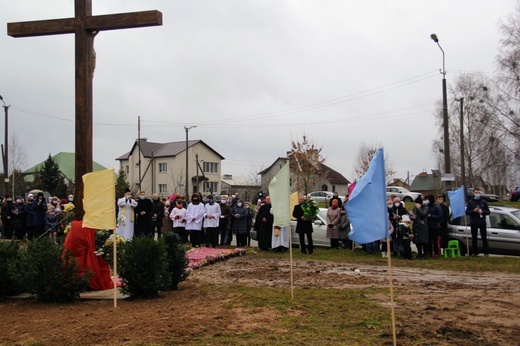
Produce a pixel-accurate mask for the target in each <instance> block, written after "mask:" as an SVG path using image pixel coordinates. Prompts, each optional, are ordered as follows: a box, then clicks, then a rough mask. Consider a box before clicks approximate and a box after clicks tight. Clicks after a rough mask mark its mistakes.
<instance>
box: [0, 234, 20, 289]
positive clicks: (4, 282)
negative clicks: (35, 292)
mask: <svg viewBox="0 0 520 346" xmlns="http://www.w3.org/2000/svg"><path fill="white" fill-rule="evenodd" d="M19 250H20V246H19V245H18V242H15V241H5V242H0V299H5V298H6V297H8V296H11V295H13V294H16V293H17V291H16V287H15V282H14V279H13V277H12V274H11V273H12V271H11V270H9V267H11V266H12V267H16V261H18V252H19Z"/></svg>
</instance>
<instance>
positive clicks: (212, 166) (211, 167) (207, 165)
mask: <svg viewBox="0 0 520 346" xmlns="http://www.w3.org/2000/svg"><path fill="white" fill-rule="evenodd" d="M203 169H204V173H218V163H216V162H204V166H203Z"/></svg>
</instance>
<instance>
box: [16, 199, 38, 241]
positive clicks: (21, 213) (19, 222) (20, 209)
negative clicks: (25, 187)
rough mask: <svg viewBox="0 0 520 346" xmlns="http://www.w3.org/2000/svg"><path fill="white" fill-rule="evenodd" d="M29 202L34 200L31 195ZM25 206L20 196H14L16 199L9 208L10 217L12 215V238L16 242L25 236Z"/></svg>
mask: <svg viewBox="0 0 520 346" xmlns="http://www.w3.org/2000/svg"><path fill="white" fill-rule="evenodd" d="M29 196H30V197H29V200H30V201H31V203H32V202H33V200H34V197H33V196H32V195H29ZM26 210H27V209H26V205H25V203H24V202H23V200H22V196H16V199H15V201H14V203H13V204H12V207H11V215H12V218H11V220H12V229H13V232H14V236H15V237H16V239H18V240H22V239H23V237H24V236H25V231H26V220H27V217H26Z"/></svg>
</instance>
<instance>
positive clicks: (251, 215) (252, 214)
mask: <svg viewBox="0 0 520 346" xmlns="http://www.w3.org/2000/svg"><path fill="white" fill-rule="evenodd" d="M244 207H246V211H247V216H246V222H247V246H251V227H252V226H253V218H254V217H255V212H254V211H253V209H252V208H251V203H249V202H244Z"/></svg>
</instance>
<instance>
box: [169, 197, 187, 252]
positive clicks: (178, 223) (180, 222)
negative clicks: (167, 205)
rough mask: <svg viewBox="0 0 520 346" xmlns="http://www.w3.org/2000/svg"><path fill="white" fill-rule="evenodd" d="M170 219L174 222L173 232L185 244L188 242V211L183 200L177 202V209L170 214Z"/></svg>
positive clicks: (174, 208)
mask: <svg viewBox="0 0 520 346" xmlns="http://www.w3.org/2000/svg"><path fill="white" fill-rule="evenodd" d="M170 219H171V220H172V230H173V232H174V233H175V234H177V235H178V236H179V237H180V238H181V239H182V241H183V242H184V243H186V242H187V241H188V235H187V233H186V209H185V208H184V203H183V202H182V199H180V198H177V199H176V200H175V207H173V209H172V211H171V212H170Z"/></svg>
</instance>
